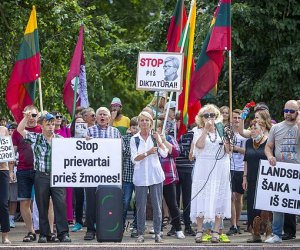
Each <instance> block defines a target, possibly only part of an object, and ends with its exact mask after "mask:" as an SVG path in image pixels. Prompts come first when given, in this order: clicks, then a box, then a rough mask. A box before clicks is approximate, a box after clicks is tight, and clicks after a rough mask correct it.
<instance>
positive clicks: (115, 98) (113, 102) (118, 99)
mask: <svg viewBox="0 0 300 250" xmlns="http://www.w3.org/2000/svg"><path fill="white" fill-rule="evenodd" d="M110 105H120V106H122V102H121V100H120V98H118V97H114V98H113V99H112V101H111V103H110Z"/></svg>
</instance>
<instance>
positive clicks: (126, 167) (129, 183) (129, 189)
mask: <svg viewBox="0 0 300 250" xmlns="http://www.w3.org/2000/svg"><path fill="white" fill-rule="evenodd" d="M129 131H130V133H127V135H124V136H122V139H123V169H122V180H123V182H122V189H123V227H124V229H125V222H126V217H127V211H128V209H129V206H130V201H131V198H132V194H133V191H134V184H133V180H132V178H133V171H134V164H133V162H132V161H131V151H130V140H131V137H132V136H134V135H135V134H136V133H137V132H138V120H137V117H133V118H132V119H131V120H130V127H129ZM135 231H136V209H134V221H133V229H132V234H131V235H132V236H135V235H133V233H135Z"/></svg>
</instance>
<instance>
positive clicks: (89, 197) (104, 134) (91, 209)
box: [84, 107, 121, 240]
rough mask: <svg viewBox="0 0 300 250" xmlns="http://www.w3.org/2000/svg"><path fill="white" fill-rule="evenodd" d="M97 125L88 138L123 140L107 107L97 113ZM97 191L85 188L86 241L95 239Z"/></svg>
mask: <svg viewBox="0 0 300 250" xmlns="http://www.w3.org/2000/svg"><path fill="white" fill-rule="evenodd" d="M96 119H97V125H94V126H91V127H89V128H88V136H89V137H91V138H121V134H120V132H119V130H118V129H117V128H114V127H112V126H110V125H109V121H110V119H111V114H110V111H109V110H108V109H107V108H106V107H100V108H98V109H97V111H96ZM96 189H97V188H95V187H87V188H85V193H86V227H87V232H86V234H85V236H84V240H93V239H95V233H96V229H95V223H96Z"/></svg>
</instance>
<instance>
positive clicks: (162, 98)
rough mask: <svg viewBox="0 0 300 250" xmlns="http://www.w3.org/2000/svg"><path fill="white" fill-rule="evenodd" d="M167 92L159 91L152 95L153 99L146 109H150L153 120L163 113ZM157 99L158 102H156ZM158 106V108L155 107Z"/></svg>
mask: <svg viewBox="0 0 300 250" xmlns="http://www.w3.org/2000/svg"><path fill="white" fill-rule="evenodd" d="M166 98H167V92H164V91H159V92H157V91H156V92H155V93H154V97H153V98H152V100H151V102H150V103H149V104H148V105H147V107H149V108H151V109H152V112H153V116H152V117H154V118H156V117H159V116H160V115H161V114H162V113H163V112H164V108H165V105H166V102H167V99H166ZM157 99H158V100H157ZM157 105H158V107H157Z"/></svg>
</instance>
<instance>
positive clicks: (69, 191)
mask: <svg viewBox="0 0 300 250" xmlns="http://www.w3.org/2000/svg"><path fill="white" fill-rule="evenodd" d="M52 115H53V116H54V118H55V119H54V124H55V130H54V133H55V134H58V135H61V136H62V137H64V138H70V137H71V131H70V128H67V127H66V126H63V123H62V122H63V115H62V114H61V113H60V112H59V111H53V112H52ZM72 197H73V188H71V187H67V188H66V205H67V219H68V223H69V224H73V205H72V200H73V198H72Z"/></svg>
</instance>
